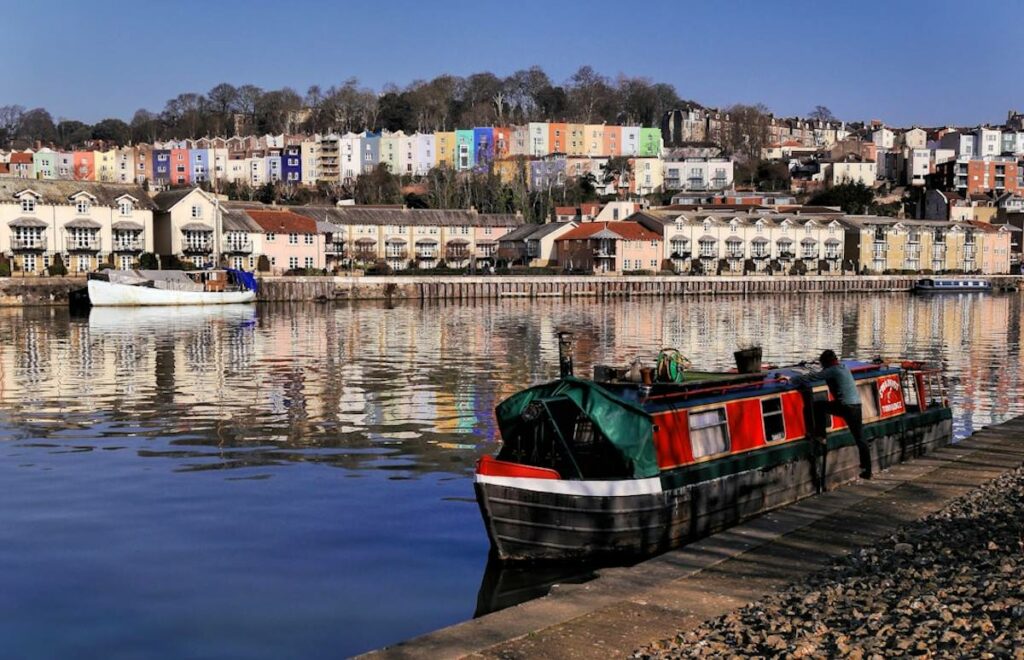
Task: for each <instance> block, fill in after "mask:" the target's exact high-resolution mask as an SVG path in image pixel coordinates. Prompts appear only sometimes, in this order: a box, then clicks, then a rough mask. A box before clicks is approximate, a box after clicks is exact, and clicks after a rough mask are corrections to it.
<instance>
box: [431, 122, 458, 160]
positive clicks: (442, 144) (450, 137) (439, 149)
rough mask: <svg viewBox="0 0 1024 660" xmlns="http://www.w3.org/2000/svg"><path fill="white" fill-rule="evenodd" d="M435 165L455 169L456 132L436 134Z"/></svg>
mask: <svg viewBox="0 0 1024 660" xmlns="http://www.w3.org/2000/svg"><path fill="white" fill-rule="evenodd" d="M434 147H435V156H436V158H437V160H436V161H435V163H434V164H435V165H437V166H438V167H441V166H444V167H455V131H441V132H440V133H434Z"/></svg>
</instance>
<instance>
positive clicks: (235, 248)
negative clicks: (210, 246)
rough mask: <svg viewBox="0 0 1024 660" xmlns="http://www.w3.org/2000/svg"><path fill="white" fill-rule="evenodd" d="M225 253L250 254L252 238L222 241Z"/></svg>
mask: <svg viewBox="0 0 1024 660" xmlns="http://www.w3.org/2000/svg"><path fill="white" fill-rule="evenodd" d="M223 252H224V253H225V254H252V240H250V239H248V238H243V239H234V240H226V241H224V248H223Z"/></svg>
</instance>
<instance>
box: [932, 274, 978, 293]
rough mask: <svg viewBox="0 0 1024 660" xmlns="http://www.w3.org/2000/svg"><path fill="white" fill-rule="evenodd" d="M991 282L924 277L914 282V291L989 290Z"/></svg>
mask: <svg viewBox="0 0 1024 660" xmlns="http://www.w3.org/2000/svg"><path fill="white" fill-rule="evenodd" d="M991 290H992V283H991V282H989V281H988V280H971V279H959V278H953V277H926V278H924V279H921V280H918V281H917V282H915V283H914V291H916V292H918V293H944V292H969V291H991Z"/></svg>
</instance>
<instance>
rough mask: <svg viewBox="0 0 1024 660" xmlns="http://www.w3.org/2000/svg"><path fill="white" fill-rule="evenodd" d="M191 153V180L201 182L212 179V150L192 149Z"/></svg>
mask: <svg viewBox="0 0 1024 660" xmlns="http://www.w3.org/2000/svg"><path fill="white" fill-rule="evenodd" d="M188 155H189V171H188V173H189V181H191V182H192V183H200V182H202V181H209V180H210V170H211V169H212V165H211V164H210V158H211V152H210V150H209V149H190V150H189V152H188Z"/></svg>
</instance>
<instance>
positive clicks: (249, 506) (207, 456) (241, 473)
mask: <svg viewBox="0 0 1024 660" xmlns="http://www.w3.org/2000/svg"><path fill="white" fill-rule="evenodd" d="M1020 314H1021V305H1020V298H1019V297H1018V296H1017V295H950V296H933V297H928V298H923V297H921V298H918V297H912V296H907V295H896V294H894V295H878V296H848V297H840V296H835V297H821V296H813V295H804V296H772V297H760V298H746V299H744V298H700V299H697V298H687V299H675V300H666V301H662V300H634V301H616V302H608V303H600V302H598V301H572V302H565V303H563V302H559V301H532V302H531V301H528V300H510V301H502V302H500V303H481V304H475V305H445V304H425V305H417V304H409V303H406V304H399V305H397V306H386V305H384V304H380V305H375V304H367V305H360V306H338V307H334V306H325V305H312V304H311V305H267V306H259V307H254V306H242V307H237V308H236V307H217V308H210V309H205V308H200V309H185V308H180V309H159V308H151V309H139V310H119V309H110V308H97V309H94V310H92V312H91V313H90V314H89V316H88V317H87V318H71V317H69V316H68V314H67V312H66V311H64V310H51V309H7V310H2V311H0V406H2V407H0V432H2V436H0V437H2V438H3V439H2V440H0V455H2V457H3V458H2V459H0V483H4V484H5V485H9V486H10V491H11V492H12V493H14V495H13V496H12V499H11V501H10V502H9V506H7V507H2V508H0V583H3V584H5V589H3V590H0V612H12V613H13V614H12V615H11V616H9V617H7V621H6V622H0V638H4V639H14V640H15V648H16V649H20V650H22V651H24V652H25V653H23V654H25V655H40V654H42V655H61V654H64V655H67V654H69V652H71V650H72V649H75V648H80V646H78V647H76V646H74V645H73V644H72V643H71V642H68V644H72V645H71V646H61V645H60V644H61V639H65V638H66V639H69V640H74V642H75V643H77V644H79V645H82V644H84V645H86V646H87V647H88V646H89V645H90V644H93V645H95V644H98V643H100V642H104V643H108V645H116V644H118V643H119V641H122V640H123V638H124V637H125V636H127V635H128V634H129V631H130V630H131V629H132V628H136V629H138V630H145V631H146V632H145V633H144V634H143V635H142V636H143V637H144V638H146V639H147V640H150V639H151V640H153V642H152V643H153V645H154V648H160V647H159V644H160V643H165V644H166V643H167V640H168V639H173V638H176V637H179V635H177V633H176V631H178V630H179V629H180V626H183V625H189V626H192V627H193V628H195V627H198V628H203V626H204V625H209V626H210V630H209V631H208V633H207V636H205V637H201V638H197V641H196V642H195V644H197V646H190V647H188V648H183V647H182V648H176V651H178V652H179V653H177V654H179V655H189V654H192V655H204V654H205V655H209V654H211V653H220V652H223V653H227V654H240V655H249V656H252V655H280V654H281V652H282V651H287V652H290V653H293V654H296V653H297V654H302V653H301V652H304V653H305V654H312V653H317V652H323V650H324V649H326V648H330V649H331V652H333V653H339V654H349V653H353V652H357V651H360V650H365V649H367V648H371V647H374V646H379V645H382V644H385V643H388V642H393V641H396V640H397V639H400V638H403V637H407V636H410V635H413V634H416V633H420V632H423V631H425V630H428V629H431V628H434V627H438V626H441V625H445V624H448V623H452V622H454V621H457V620H460V619H464V618H467V617H468V616H470V615H471V614H472V613H473V605H474V596H477V595H478V594H477V587H478V586H479V585H480V580H479V578H480V574H481V570H482V568H483V566H484V564H485V563H486V557H487V539H486V536H485V534H484V532H483V529H482V526H481V524H480V522H479V515H478V512H477V510H476V506H475V504H474V502H473V500H472V497H473V492H472V487H471V474H472V470H473V465H474V463H475V461H476V459H477V458H478V457H479V456H480V455H482V454H484V453H489V452H492V451H493V450H494V448H495V447H494V445H495V442H496V440H497V438H496V429H495V426H494V420H493V415H492V410H493V408H494V405H495V403H496V402H497V401H499V400H501V399H502V398H503V397H505V396H507V395H509V394H511V393H512V392H514V391H516V390H518V389H520V388H522V387H524V386H526V385H529V384H531V383H534V382H537V381H540V380H544V379H548V378H551V377H554V376H555V375H556V373H557V369H558V366H557V346H556V343H555V341H554V336H555V331H556V330H557V329H559V328H571V329H573V330H574V331H575V333H576V337H577V351H576V355H577V370H578V372H579V373H589V370H590V368H591V366H592V364H593V363H594V362H597V361H601V362H618V363H625V362H628V361H629V360H631V359H633V358H634V357H637V356H642V357H645V358H647V359H652V358H653V357H654V355H655V354H656V353H657V351H658V350H659V349H660V348H662V347H665V346H671V347H676V348H678V349H679V350H681V351H682V352H683V353H684V354H685V355H687V356H688V357H689V358H690V359H691V360H692V361H693V362H694V363H695V364H696V365H698V366H700V367H729V366H731V365H732V351H733V350H735V348H736V347H737V345H738V344H740V343H749V342H758V343H761V344H762V345H763V347H764V354H765V357H766V359H768V360H772V361H775V362H778V363H787V362H796V361H799V360H802V359H808V358H813V357H815V356H817V355H818V353H819V352H820V351H821V350H822V349H823V348H827V347H833V348H838V349H840V350H841V352H842V353H843V354H845V355H858V356H873V355H876V354H881V355H885V356H908V357H915V358H922V359H928V360H932V361H935V362H939V363H941V364H942V365H943V366H944V367H945V368H946V370H947V373H948V375H949V379H950V394H951V399H952V404H953V407H954V414H955V420H954V421H955V433H956V434H957V435H958V436H961V437H962V436H964V435H967V434H969V433H971V432H972V431H973V430H975V429H977V428H978V427H980V426H983V425H986V424H990V423H992V422H995V421H999V420H1002V419H1005V418H1008V417H1010V416H1012V415H1014V414H1018V413H1021V412H1024V405H1022V401H1021V397H1020V396H1019V395H1018V392H1019V390H1020V371H1021V369H1020V367H1021V359H1022V357H1021V353H1020ZM99 450H103V451H99ZM325 467H331V468H335V469H334V470H327V469H324V468H325ZM58 513H59V515H60V516H64V518H63V520H64V522H62V523H61V524H60V525H58V526H56V527H53V526H52V522H51V519H52V517H53V516H54V515H55V514H58ZM128 520H130V521H132V525H131V527H130V531H131V533H130V536H128V537H125V538H122V537H121V536H120V535H121V534H128V529H129V528H128V527H127V524H126V523H125V522H124V521H128ZM68 521H71V522H68ZM67 548H74V549H75V554H73V555H69V554H67V552H68V551H67ZM90 553H94V554H95V556H92V555H91V554H90ZM83 557H84V559H83ZM285 559H286V560H287V561H286V562H284V560H285ZM90 561H91V562H93V563H90ZM72 566H77V567H78V569H77V572H75V573H74V574H73V575H70V574H68V575H64V577H65V578H66V580H65V581H62V582H60V583H57V582H53V580H55V578H52V577H50V576H53V575H57V576H60V575H63V574H65V573H67V572H68V571H71V567H72ZM589 570H590V569H588V568H585V569H583V570H582V571H581V573H582V575H583V576H585V575H586V573H587V572H588V571H589ZM122 573H128V574H131V575H132V576H134V580H132V581H120V580H118V579H116V578H112V576H117V575H121V574H122ZM520 577H523V576H519V575H512V574H511V573H497V572H494V571H492V572H488V573H486V574H485V579H484V582H485V584H484V587H485V588H484V589H482V590H481V592H480V593H479V598H480V599H481V605H482V606H481V611H482V610H489V609H493V608H494V607H500V606H503V605H504V604H507V603H509V602H512V601H513V600H515V599H516V598H518V596H516V595H515V594H514V593H513V592H518V593H527V592H522V590H521V583H522V581H521V580H519V578H520ZM531 577H532V578H534V579H536V578H538V577H539V578H540V579H539V581H540V583H541V586H540V590H543V588H546V587H545V585H544V583H545V582H549V581H551V580H563V581H564V580H566V576H564V575H557V574H556V575H540V574H538V573H534V574H532V576H531ZM51 582H52V584H50V583H51ZM492 583H493V584H494V585H495V586H496V589H489V588H488V585H489V584H492ZM48 584H50V586H52V591H50V590H48V589H47V588H46V585H48ZM509 584H511V585H514V586H513V587H512V588H511V590H510V589H505V588H503V587H502V585H509ZM40 585H42V586H40ZM76 585H77V586H76ZM161 590H163V591H161ZM154 592H159V593H160V596H159V599H158V602H159V603H160V607H159V608H155V609H153V610H152V611H150V610H147V609H146V608H140V607H138V605H139V604H140V603H146V604H150V603H152V602H155V601H153V600H151V599H153V598H155V597H156V596H155V595H154ZM529 593H532V592H529ZM28 594H33V599H31V600H27V599H26V597H27V595H28ZM5 599H6V600H5ZM485 601H486V602H485ZM64 602H66V603H67V605H68V607H69V608H73V610H74V615H72V614H71V613H70V612H69V613H68V619H67V620H63V619H61V618H60V617H61V609H60V608H59V607H55V605H54V604H55V603H64ZM32 603H34V605H32ZM299 603H301V607H300V606H298V605H297V604H299ZM15 605H16V606H15ZM5 606H8V607H5ZM111 608H112V609H113V611H118V612H120V616H121V619H120V620H121V621H122V623H121V625H120V626H119V625H114V624H110V625H107V624H104V626H100V627H101V628H102V629H103V630H104V631H105V633H104V634H106V635H107V637H105V638H103V639H100V640H97V639H94V638H93V637H91V636H94V635H96V634H97V633H96V630H97V625H98V624H97V620H98V619H97V617H99V616H101V615H100V614H95V615H88V616H82V615H81V613H82V612H96V613H100V612H107V611H111ZM122 610H123V611H122ZM224 611H232V612H235V613H236V614H234V615H232V617H230V620H229V621H224V620H222V619H223V616H224V615H223V612H224ZM111 616H113V615H112V614H111ZM281 621H283V622H284V623H282V624H281V625H271V622H281ZM289 621H291V622H292V623H293V624H294V626H293V627H288V626H287V625H284V624H285V623H287V622H289ZM27 622H33V625H36V626H37V627H39V626H42V627H47V628H50V629H57V628H58V627H59V629H61V630H63V631H64V632H65V634H64V635H63V636H58V637H57V638H54V636H52V635H51V636H42V637H39V638H36V637H32V636H30V634H29V633H30V632H31V631H32V630H35V629H36V628H34V627H33V625H28V623H27ZM5 626H10V630H8V629H6V628H5ZM122 626H123V627H122ZM26 631H29V632H26ZM254 631H259V633H258V634H254ZM300 632H301V634H300ZM203 640H205V641H203ZM204 644H205V645H204ZM215 649H216V651H215Z"/></svg>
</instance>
